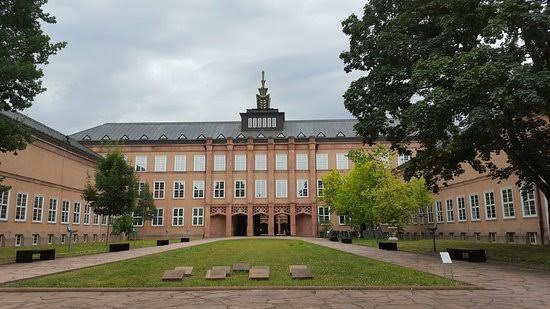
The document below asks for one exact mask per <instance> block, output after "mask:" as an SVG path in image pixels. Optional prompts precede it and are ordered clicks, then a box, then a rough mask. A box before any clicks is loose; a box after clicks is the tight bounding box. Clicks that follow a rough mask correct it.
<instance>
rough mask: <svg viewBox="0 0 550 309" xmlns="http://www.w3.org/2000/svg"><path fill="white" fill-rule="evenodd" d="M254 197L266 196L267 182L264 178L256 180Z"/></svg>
mask: <svg viewBox="0 0 550 309" xmlns="http://www.w3.org/2000/svg"><path fill="white" fill-rule="evenodd" d="M255 191H256V197H257V198H266V197H267V184H266V181H265V180H263V179H262V180H256V190H255Z"/></svg>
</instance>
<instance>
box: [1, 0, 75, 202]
mask: <svg viewBox="0 0 550 309" xmlns="http://www.w3.org/2000/svg"><path fill="white" fill-rule="evenodd" d="M46 2H47V1H46V0H34V1H31V0H2V1H0V38H1V39H0V112H2V111H21V110H23V109H25V108H28V107H30V106H31V105H32V102H33V100H34V98H35V96H36V95H38V94H40V93H42V92H44V91H45V90H46V88H44V87H42V81H41V78H42V77H43V76H44V73H43V71H42V68H41V67H40V66H44V65H46V64H48V58H49V57H50V56H51V55H54V54H56V53H57V51H59V50H60V49H62V48H63V47H65V46H66V44H67V43H66V42H59V43H50V37H49V36H48V35H46V34H45V33H44V32H43V31H42V28H41V23H49V24H52V23H55V22H56V20H55V17H54V16H51V15H50V14H48V13H46V12H44V11H43V9H42V6H43V5H44V4H46ZM31 141H32V139H31V133H30V130H29V129H28V128H27V127H25V126H24V125H22V124H21V123H19V122H17V121H15V120H12V119H10V118H8V117H4V116H0V152H3V153H5V152H15V151H17V150H23V149H25V146H26V144H27V143H30V142H31ZM1 180H2V179H0V182H1ZM7 189H9V187H6V186H0V191H2V190H7Z"/></svg>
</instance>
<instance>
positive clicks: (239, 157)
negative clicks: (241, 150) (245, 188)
mask: <svg viewBox="0 0 550 309" xmlns="http://www.w3.org/2000/svg"><path fill="white" fill-rule="evenodd" d="M234 162H235V167H234V168H235V171H246V154H236V155H235V158H234Z"/></svg>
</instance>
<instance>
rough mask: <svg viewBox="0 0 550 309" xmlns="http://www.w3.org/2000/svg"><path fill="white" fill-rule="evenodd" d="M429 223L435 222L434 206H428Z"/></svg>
mask: <svg viewBox="0 0 550 309" xmlns="http://www.w3.org/2000/svg"><path fill="white" fill-rule="evenodd" d="M428 223H434V208H433V206H429V207H428Z"/></svg>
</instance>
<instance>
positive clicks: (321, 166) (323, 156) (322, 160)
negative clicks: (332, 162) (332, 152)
mask: <svg viewBox="0 0 550 309" xmlns="http://www.w3.org/2000/svg"><path fill="white" fill-rule="evenodd" d="M315 165H316V166H317V170H328V153H318V154H317V155H316V156H315Z"/></svg>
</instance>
